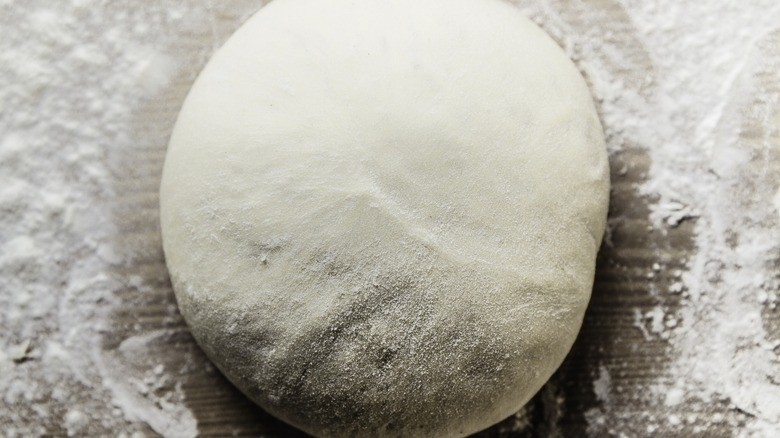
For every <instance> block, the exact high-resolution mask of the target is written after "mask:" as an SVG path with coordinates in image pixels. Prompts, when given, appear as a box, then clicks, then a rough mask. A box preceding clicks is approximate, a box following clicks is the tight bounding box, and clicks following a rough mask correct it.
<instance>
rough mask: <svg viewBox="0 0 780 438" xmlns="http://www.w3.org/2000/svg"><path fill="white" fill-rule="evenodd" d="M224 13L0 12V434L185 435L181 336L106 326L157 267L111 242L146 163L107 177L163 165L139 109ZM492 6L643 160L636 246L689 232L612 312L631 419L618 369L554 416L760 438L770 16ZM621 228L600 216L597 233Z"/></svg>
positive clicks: (775, 178) (191, 60)
mask: <svg viewBox="0 0 780 438" xmlns="http://www.w3.org/2000/svg"><path fill="white" fill-rule="evenodd" d="M226 3H229V4H226V5H219V4H216V3H215V2H201V1H195V0H189V1H184V2H182V1H175V2H174V1H163V2H152V3H144V5H143V7H139V6H137V5H135V4H132V3H129V4H118V3H117V2H109V1H91V2H87V1H84V0H64V1H58V2H50V1H42V0H31V1H25V2H13V1H8V0H0V105H1V106H2V108H3V112H2V114H0V309H2V312H0V329H2V333H0V399H1V400H2V403H1V404H0V430H2V431H3V432H4V433H5V436H8V437H16V436H25V437H26V436H43V435H55V436H107V435H111V436H121V437H133V438H138V437H143V436H155V435H162V436H172V437H178V436H181V437H192V436H196V435H198V433H199V432H200V431H199V424H198V422H197V421H196V418H195V416H194V414H193V411H192V410H191V409H190V407H188V400H187V397H186V395H185V394H186V391H185V389H184V387H183V385H184V384H183V383H182V382H184V381H186V378H187V376H188V375H189V373H190V372H191V368H188V367H191V366H194V365H193V364H192V363H189V362H187V361H186V360H185V361H184V362H185V366H183V367H173V366H171V365H169V364H167V363H164V362H163V361H162V358H163V354H161V353H160V351H163V350H164V349H166V348H169V346H170V339H171V338H173V337H176V336H180V335H182V333H181V324H180V320H179V319H178V318H179V317H178V314H177V312H176V309H175V308H173V307H171V306H167V307H166V306H161V310H160V313H162V315H163V316H162V317H160V320H162V321H163V322H164V323H163V324H162V325H160V326H154V327H149V325H148V324H149V323H148V321H147V320H145V319H144V318H143V315H136V314H133V313H132V312H130V311H128V308H130V309H132V308H133V307H134V306H137V305H138V306H141V305H143V304H144V303H145V301H144V300H145V299H146V298H144V297H147V296H150V295H152V294H154V293H156V290H157V289H156V288H157V286H155V285H154V284H153V280H154V278H155V277H154V275H146V274H145V275H141V274H138V273H136V274H127V271H130V272H134V271H138V270H140V269H141V268H139V266H140V265H142V264H143V263H145V261H146V260H148V259H155V257H156V258H159V257H160V255H159V254H157V253H155V251H156V249H155V248H151V249H150V248H148V247H147V246H143V245H142V244H140V243H138V242H136V240H137V239H138V237H137V236H135V235H133V234H132V233H131V232H129V231H128V230H127V229H125V228H123V226H122V225H120V223H123V222H127V221H128V220H129V219H128V218H136V220H137V222H139V223H142V224H145V225H144V226H145V227H146V229H149V228H150V227H151V228H152V229H153V228H154V227H156V226H157V225H156V220H157V216H156V214H157V213H156V210H154V209H155V208H156V204H155V203H156V199H152V200H151V201H149V202H148V204H149V205H151V207H148V208H147V209H146V210H143V209H131V210H130V211H127V209H125V210H122V208H121V207H122V205H121V202H124V200H125V199H136V198H143V197H144V196H146V195H147V194H148V192H149V190H154V188H152V189H148V188H147V189H143V190H141V189H139V188H138V187H136V186H135V185H136V184H141V182H139V181H140V180H143V181H146V180H148V181H151V182H152V183H154V181H155V178H157V177H158V176H149V175H145V174H144V173H143V172H144V171H149V172H159V170H160V165H161V163H160V160H159V159H157V161H155V160H154V159H149V160H148V161H150V162H151V163H152V164H149V165H148V169H147V168H143V169H140V170H138V173H132V172H128V171H127V170H126V169H127V167H128V165H127V163H126V162H125V161H124V160H125V158H126V157H130V156H133V155H135V154H140V153H141V152H143V150H145V149H144V148H147V149H150V150H162V148H164V144H165V140H166V138H165V136H166V135H167V132H168V131H166V130H169V129H170V125H171V122H172V120H167V119H165V118H164V117H169V118H170V117H172V115H171V114H168V113H167V112H165V111H163V110H160V106H161V102H160V100H159V99H161V98H160V96H161V95H163V94H165V93H166V92H168V91H169V90H171V89H172V88H177V86H176V84H177V81H178V82H186V83H187V84H189V83H191V82H192V79H193V78H194V76H195V74H196V73H197V71H198V70H199V69H200V68H201V67H202V65H203V63H204V62H205V60H206V59H207V58H208V57H209V56H210V54H211V53H213V51H214V50H215V49H216V48H218V47H219V45H220V44H221V42H222V41H224V39H225V38H227V36H229V34H230V33H231V32H232V31H233V30H234V29H235V28H236V26H238V25H239V24H240V22H241V21H242V20H243V19H244V18H246V17H247V16H248V15H249V14H250V13H251V12H252V11H254V10H256V9H257V8H259V7H260V6H261V5H262V3H263V1H254V0H242V1H234V2H226ZM513 3H516V4H517V5H518V7H520V8H521V9H523V11H524V12H526V13H527V14H528V15H529V16H530V17H532V18H533V19H534V20H535V21H536V22H537V23H539V24H540V25H541V26H542V27H543V28H544V29H545V30H546V31H548V32H550V33H551V34H552V35H553V37H554V38H555V39H556V40H557V41H558V42H559V43H560V44H561V45H562V46H563V47H564V49H565V50H566V51H567V52H568V53H569V54H570V55H571V56H572V57H573V58H574V59H575V61H576V63H577V65H578V67H579V68H580V69H581V70H582V71H583V73H584V74H585V76H586V78H587V80H588V81H589V84H590V85H591V90H592V92H593V94H594V97H595V98H596V102H597V106H598V108H599V111H600V114H601V117H602V121H603V125H604V130H605V133H606V135H607V140H608V147H609V150H610V153H611V155H612V157H613V158H616V157H618V156H620V155H621V154H623V153H624V152H626V151H627V150H629V149H631V150H639V151H642V153H643V154H644V155H646V157H647V159H648V161H649V168H648V170H647V171H646V172H643V173H642V174H640V175H639V176H638V178H639V182H638V183H637V187H636V190H637V193H638V194H637V196H641V197H643V199H645V200H646V201H647V205H648V206H649V220H650V222H651V224H652V228H653V229H654V230H656V231H659V232H660V233H661V234H662V235H666V234H668V235H670V236H671V235H675V233H676V232H677V231H678V230H679V229H681V228H684V227H691V229H692V230H693V241H692V246H693V248H692V249H691V250H686V251H679V253H680V254H681V255H680V257H683V260H682V261H684V268H683V269H679V270H677V269H675V270H673V271H672V270H670V269H671V268H667V266H669V265H670V264H671V262H673V261H674V260H664V259H661V258H658V259H657V260H655V259H654V260H650V261H649V265H648V266H643V267H641V268H642V269H644V271H643V273H642V275H643V276H644V280H643V281H644V282H646V283H648V284H650V285H651V287H649V288H648V293H649V296H648V299H649V300H651V302H652V303H651V304H650V305H649V306H648V305H644V304H642V305H638V304H637V305H634V304H629V305H626V306H625V307H621V308H620V309H619V311H620V312H621V315H624V316H625V320H626V321H627V323H626V330H634V331H636V333H637V336H638V339H640V340H641V342H644V344H641V342H640V343H639V344H637V345H635V348H634V350H633V354H634V355H641V354H642V353H643V351H644V350H643V349H644V345H651V344H652V345H655V346H657V345H663V346H665V348H667V349H668V357H664V358H663V359H664V360H663V363H658V364H654V365H652V366H651V367H650V368H649V369H650V370H652V372H653V376H652V377H651V378H648V379H645V380H641V379H640V380H639V381H640V382H641V383H640V384H641V385H643V386H641V388H640V390H639V391H637V392H638V393H637V394H635V395H633V396H632V397H633V398H631V403H619V402H618V400H619V399H620V398H619V397H620V396H622V395H624V391H625V384H626V382H627V378H626V374H630V373H631V371H632V370H625V369H624V368H621V367H623V365H624V362H621V361H620V360H614V361H612V362H609V363H597V364H595V366H594V370H593V375H592V380H591V381H589V382H582V385H583V386H587V387H588V388H589V390H591V391H592V393H593V399H594V401H593V403H595V405H596V407H593V406H590V407H588V406H586V407H585V410H584V411H583V412H580V413H573V414H575V415H581V416H582V417H584V420H585V421H586V422H587V424H586V429H587V432H588V433H589V435H590V436H592V437H601V436H621V435H624V436H670V435H684V436H708V434H710V435H711V434H712V431H713V430H715V429H714V428H718V429H717V430H718V431H720V432H721V433H723V434H725V435H734V436H745V437H767V436H776V435H777V434H778V431H780V360H779V359H778V354H780V323H779V322H778V321H779V320H780V317H778V303H780V164H778V163H780V5H778V3H777V2H776V1H774V0H748V1H744V2H734V1H731V0H707V1H700V2H669V1H660V0H649V1H648V0H596V1H593V2H583V1H579V0H574V1H568V0H552V1H546V2H541V1H539V2H537V1H532V0H513ZM226 17H227V18H226ZM178 88H181V87H178ZM181 97H182V96H180V95H176V96H174V98H175V99H180V98H181ZM169 98H170V97H169ZM171 105H172V106H176V105H178V102H175V103H173V104H171ZM156 111H160V114H161V115H160V117H158V114H157V113H156ZM173 116H175V114H173ZM144 117H145V118H147V119H148V118H151V119H160V121H159V122H157V123H158V124H157V125H154V126H157V127H158V129H159V131H160V132H151V133H150V132H143V131H142V130H140V129H139V127H141V126H143V127H148V126H149V125H150V124H149V123H146V124H143V123H139V119H141V118H144ZM155 136H156V137H155ZM152 137H154V138H152ZM142 161H143V160H139V161H138V162H142ZM134 163H137V162H134ZM614 170H615V172H616V175H626V174H627V172H630V171H631V170H630V169H628V168H620V169H614ZM131 176H135V177H137V179H138V180H139V181H136V180H134V178H132V177H131ZM128 187H129V188H128ZM134 190H135V191H134ZM144 190H146V191H144ZM141 201H143V199H141ZM141 201H139V205H145V204H143V202H141ZM120 219H122V220H120ZM626 222H627V219H626V218H623V217H611V218H610V224H611V226H613V228H614V227H617V226H618V225H620V224H623V223H626ZM647 232H648V233H649V232H650V231H647ZM637 233H641V231H637ZM609 243H610V234H609V232H608V235H607V244H609ZM665 244H666V245H671V244H669V243H668V242H666V243H665ZM648 249H652V248H648ZM150 254H151V255H150ZM629 268H630V269H634V268H636V269H638V268H637V267H627V268H626V269H629ZM155 275H156V274H155ZM663 279H669V280H668V281H666V280H664V281H662V280H663ZM665 281H666V282H665ZM127 290H132V291H134V293H135V294H136V295H135V296H133V297H128V296H127V295H126V294H124V292H122V291H127ZM139 297H140V298H139ZM123 312H124V313H123ZM118 315H120V316H118ZM128 321H131V322H128ZM177 321H178V323H177ZM121 324H125V325H126V326H124V325H123V326H121V327H120V326H119V325H121ZM177 324H179V325H177ZM184 335H185V336H186V333H185V334H184ZM618 340H619V339H618ZM584 341H585V342H588V343H590V344H595V345H598V343H599V342H601V341H599V340H584ZM611 341H615V340H611ZM611 341H610V342H611ZM604 342H607V341H604ZM615 342H617V341H615ZM190 344H191V342H190ZM193 348H194V347H193ZM562 396H564V395H562ZM550 397H552V396H550ZM621 400H622V399H621ZM556 406H559V407H560V406H563V404H562V403H559V402H556ZM556 409H559V408H556ZM561 409H562V408H561ZM556 412H557V411H556ZM563 414H572V412H564V413H563ZM556 415H558V414H556ZM556 418H558V417H556ZM534 421H535V420H534V418H531V417H530V416H529V415H527V414H526V413H524V412H521V413H520V414H518V415H516V416H515V417H513V418H512V419H511V420H510V421H509V422H508V423H506V424H505V425H504V426H503V429H500V430H502V431H504V432H502V433H506V434H520V433H522V431H523V430H526V429H527V428H529V427H532V424H533V422H534Z"/></svg>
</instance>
